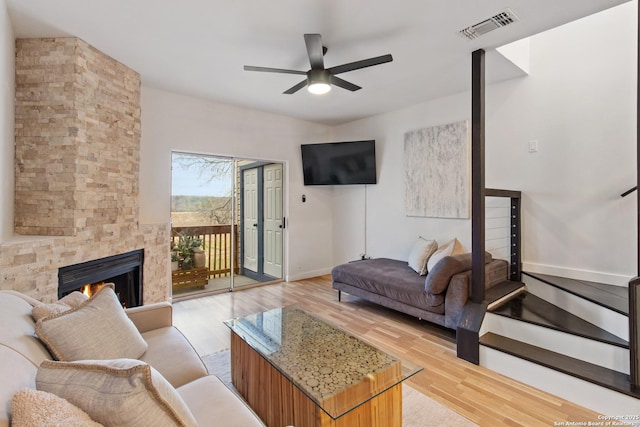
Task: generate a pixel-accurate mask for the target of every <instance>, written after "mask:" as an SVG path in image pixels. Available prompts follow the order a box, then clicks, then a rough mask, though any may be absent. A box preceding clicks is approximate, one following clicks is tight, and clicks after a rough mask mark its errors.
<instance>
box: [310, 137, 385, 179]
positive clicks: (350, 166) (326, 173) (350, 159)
mask: <svg viewBox="0 0 640 427" xmlns="http://www.w3.org/2000/svg"><path fill="white" fill-rule="evenodd" d="M300 148H301V150H302V170H303V175H304V185H350V184H375V183H376V142H375V140H368V141H347V142H327V143H323V144H302V145H301V147H300Z"/></svg>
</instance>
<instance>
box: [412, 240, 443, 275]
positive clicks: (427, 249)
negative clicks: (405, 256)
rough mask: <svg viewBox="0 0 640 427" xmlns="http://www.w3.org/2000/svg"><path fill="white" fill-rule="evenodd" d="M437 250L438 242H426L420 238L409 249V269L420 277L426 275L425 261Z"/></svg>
mask: <svg viewBox="0 0 640 427" xmlns="http://www.w3.org/2000/svg"><path fill="white" fill-rule="evenodd" d="M436 249H438V242H436V241H435V240H427V239H425V238H423V237H422V236H420V237H418V240H417V241H416V242H415V243H414V244H413V246H412V247H411V252H410V253H409V261H408V264H409V267H411V268H413V269H414V270H415V272H416V273H418V274H419V275H421V276H424V275H425V274H427V261H428V260H429V257H430V256H431V255H433V253H434V252H435V251H436Z"/></svg>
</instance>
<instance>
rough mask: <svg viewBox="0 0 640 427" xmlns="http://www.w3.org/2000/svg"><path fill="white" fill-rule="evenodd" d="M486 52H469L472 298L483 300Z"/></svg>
mask: <svg viewBox="0 0 640 427" xmlns="http://www.w3.org/2000/svg"><path fill="white" fill-rule="evenodd" d="M484 58H485V52H484V50H483V49H478V50H476V51H474V52H473V53H472V54H471V68H472V72H471V252H472V255H471V257H472V261H471V265H472V267H471V301H472V302H473V303H475V304H480V303H482V301H483V300H484V281H485V265H484V264H485V263H484V252H485V184H484V182H485V170H484V161H485V152H484V136H485V131H484V119H485V59H484Z"/></svg>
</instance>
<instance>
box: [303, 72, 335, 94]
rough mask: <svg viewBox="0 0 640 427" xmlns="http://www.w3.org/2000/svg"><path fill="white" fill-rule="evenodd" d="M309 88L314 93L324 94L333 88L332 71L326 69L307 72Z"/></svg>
mask: <svg viewBox="0 0 640 427" xmlns="http://www.w3.org/2000/svg"><path fill="white" fill-rule="evenodd" d="M307 90H308V91H309V92H310V93H313V94H314V95H322V94H324V93H327V92H329V91H330V90H331V73H329V71H327V70H325V69H316V70H313V69H312V70H309V71H308V72H307Z"/></svg>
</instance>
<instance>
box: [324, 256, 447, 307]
mask: <svg viewBox="0 0 640 427" xmlns="http://www.w3.org/2000/svg"><path fill="white" fill-rule="evenodd" d="M331 277H332V279H333V281H334V282H339V283H344V284H347V285H351V286H354V287H357V288H360V289H362V290H365V291H368V292H371V293H375V294H378V295H382V296H385V297H387V298H390V299H392V300H396V301H399V302H402V303H404V304H407V305H410V306H413V307H417V308H420V309H422V310H427V311H430V312H432V313H435V314H444V297H445V295H444V294H438V295H432V294H428V293H426V292H425V287H424V286H425V278H426V276H420V275H418V274H416V272H415V271H414V270H413V269H412V268H411V267H409V265H408V264H407V262H406V261H399V260H395V259H389V258H375V259H370V260H362V261H354V262H350V263H347V264H341V265H338V266H336V267H334V268H333V270H332V271H331Z"/></svg>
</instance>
